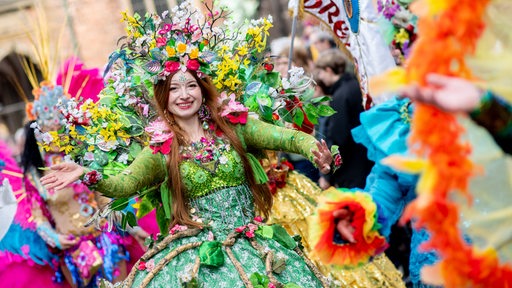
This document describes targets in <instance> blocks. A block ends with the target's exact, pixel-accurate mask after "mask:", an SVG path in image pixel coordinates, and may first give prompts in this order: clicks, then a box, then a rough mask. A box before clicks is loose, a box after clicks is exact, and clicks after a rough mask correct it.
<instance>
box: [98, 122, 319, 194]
mask: <svg viewBox="0 0 512 288" xmlns="http://www.w3.org/2000/svg"><path fill="white" fill-rule="evenodd" d="M235 129H236V132H237V134H238V136H239V138H240V141H241V142H242V144H243V146H244V147H245V148H255V149H268V150H277V151H284V152H288V153H297V154H301V155H303V156H305V157H307V158H308V159H310V160H311V161H312V160H313V154H312V153H311V150H312V149H317V148H316V145H315V142H316V139H315V138H314V137H313V136H311V135H308V134H305V133H302V132H299V131H296V130H290V129H285V128H282V127H277V126H275V125H271V124H267V123H264V122H262V121H259V120H255V119H248V120H247V124H246V125H237V126H235ZM222 154H224V156H226V158H227V161H218V164H216V165H217V167H216V168H215V165H213V166H212V165H210V164H209V163H206V164H197V163H194V162H193V160H184V161H182V163H181V164H180V173H181V175H182V179H183V181H184V184H185V186H186V187H187V193H189V197H190V198H196V197H199V196H202V195H206V194H208V193H211V192H212V191H215V190H216V189H218V188H222V187H233V186H237V185H240V184H243V183H246V179H245V173H244V169H243V166H242V163H241V160H240V156H239V155H238V154H236V152H235V151H234V149H233V148H231V149H229V150H226V151H224V152H222ZM217 160H218V159H217ZM222 163H224V164H222ZM209 165H210V166H209ZM167 169H168V168H167V165H166V161H165V157H164V155H162V154H153V153H152V151H151V149H149V148H145V149H144V150H142V152H141V153H140V154H139V155H138V156H137V158H136V159H135V160H134V161H133V162H132V164H130V166H129V167H128V168H126V169H125V170H124V171H123V172H122V173H120V174H118V175H116V176H112V177H109V178H108V179H103V180H102V181H100V182H99V183H98V184H97V185H96V186H95V187H94V189H95V190H96V191H100V192H101V193H103V194H104V195H106V196H108V197H113V198H122V197H130V196H133V195H135V194H136V193H137V192H138V191H143V190H145V189H148V188H150V187H152V186H155V185H159V184H161V183H162V182H163V181H164V180H165V179H166V177H167V175H168V171H167Z"/></svg>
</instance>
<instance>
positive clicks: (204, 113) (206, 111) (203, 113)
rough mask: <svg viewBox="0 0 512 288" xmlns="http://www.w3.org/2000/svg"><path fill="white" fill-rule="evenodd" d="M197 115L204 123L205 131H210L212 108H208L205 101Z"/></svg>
mask: <svg viewBox="0 0 512 288" xmlns="http://www.w3.org/2000/svg"><path fill="white" fill-rule="evenodd" d="M203 99H204V98H203ZM197 114H198V116H199V121H201V122H203V123H202V126H203V129H204V130H208V128H210V125H209V123H208V122H210V120H211V119H212V115H211V112H210V108H209V107H208V106H206V104H204V100H203V104H201V107H199V111H197Z"/></svg>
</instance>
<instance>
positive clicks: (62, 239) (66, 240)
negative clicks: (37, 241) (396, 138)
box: [58, 234, 79, 250]
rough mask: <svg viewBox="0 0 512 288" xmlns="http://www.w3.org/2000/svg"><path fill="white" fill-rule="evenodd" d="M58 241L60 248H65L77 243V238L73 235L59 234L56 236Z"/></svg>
mask: <svg viewBox="0 0 512 288" xmlns="http://www.w3.org/2000/svg"><path fill="white" fill-rule="evenodd" d="M58 239H59V243H60V249H61V250H66V249H68V248H71V247H73V246H75V245H76V244H78V240H79V238H77V237H74V236H73V235H63V234H59V236H58Z"/></svg>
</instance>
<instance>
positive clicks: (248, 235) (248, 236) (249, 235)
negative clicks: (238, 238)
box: [245, 230, 255, 238]
mask: <svg viewBox="0 0 512 288" xmlns="http://www.w3.org/2000/svg"><path fill="white" fill-rule="evenodd" d="M245 236H247V238H254V236H255V235H254V231H251V230H249V231H247V232H245Z"/></svg>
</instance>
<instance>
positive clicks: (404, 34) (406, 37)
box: [395, 28, 409, 44]
mask: <svg viewBox="0 0 512 288" xmlns="http://www.w3.org/2000/svg"><path fill="white" fill-rule="evenodd" d="M407 40H409V34H407V32H406V31H405V29H404V28H400V32H398V34H396V35H395V41H396V42H397V43H400V44H404V42H405V41H407Z"/></svg>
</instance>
